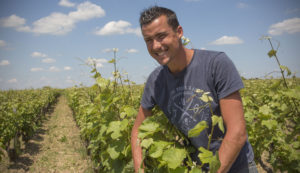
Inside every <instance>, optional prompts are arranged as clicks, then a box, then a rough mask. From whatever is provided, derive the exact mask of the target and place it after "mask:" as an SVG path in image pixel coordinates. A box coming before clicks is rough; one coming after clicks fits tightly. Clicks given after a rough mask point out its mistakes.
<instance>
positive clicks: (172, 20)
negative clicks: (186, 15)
mask: <svg viewBox="0 0 300 173" xmlns="http://www.w3.org/2000/svg"><path fill="white" fill-rule="evenodd" d="M162 15H165V16H166V17H167V19H168V24H169V25H170V26H171V27H172V29H173V30H174V31H176V29H177V27H178V26H179V22H178V19H177V16H176V14H175V12H174V11H172V10H170V9H168V8H164V7H159V6H152V7H149V8H147V9H145V10H144V11H142V12H141V15H140V26H141V28H142V26H143V25H147V24H149V23H151V22H153V21H154V20H155V19H156V18H158V17H160V16H162Z"/></svg>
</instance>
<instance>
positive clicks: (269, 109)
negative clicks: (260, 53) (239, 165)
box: [242, 79, 300, 172]
mask: <svg viewBox="0 0 300 173" xmlns="http://www.w3.org/2000/svg"><path fill="white" fill-rule="evenodd" d="M281 80H282V79H274V80H246V81H244V84H245V89H243V90H242V96H243V104H244V108H245V118H246V121H247V130H248V135H249V141H250V143H251V144H252V148H253V150H254V155H255V161H256V162H259V161H260V160H261V156H262V154H263V152H267V153H268V154H267V156H268V158H267V161H268V162H269V163H270V164H271V165H272V167H273V169H274V170H275V171H277V170H279V171H281V172H284V171H288V172H299V171H300V166H299V165H300V159H299V158H300V152H299V149H300V148H299V145H298V143H299V141H300V140H299V134H300V128H299V124H300V114H299V112H298V110H297V107H296V106H295V105H299V104H300V97H299V93H300V87H299V84H300V80H299V79H296V80H293V79H288V80H287V84H288V88H286V87H285V86H284V85H282V82H280V81H281Z"/></svg>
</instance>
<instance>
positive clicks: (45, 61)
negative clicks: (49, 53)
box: [42, 58, 56, 63]
mask: <svg viewBox="0 0 300 173" xmlns="http://www.w3.org/2000/svg"><path fill="white" fill-rule="evenodd" d="M55 61H56V60H55V59H52V58H46V59H43V60H42V62H43V63H54V62H55Z"/></svg>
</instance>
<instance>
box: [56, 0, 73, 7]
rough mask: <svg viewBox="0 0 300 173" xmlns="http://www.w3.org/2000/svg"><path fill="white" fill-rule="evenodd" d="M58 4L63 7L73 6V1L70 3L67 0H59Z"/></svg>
mask: <svg viewBox="0 0 300 173" xmlns="http://www.w3.org/2000/svg"><path fill="white" fill-rule="evenodd" d="M58 4H59V5H60V6H63V7H74V6H75V3H72V2H70V1H69V0H60V1H59V3H58Z"/></svg>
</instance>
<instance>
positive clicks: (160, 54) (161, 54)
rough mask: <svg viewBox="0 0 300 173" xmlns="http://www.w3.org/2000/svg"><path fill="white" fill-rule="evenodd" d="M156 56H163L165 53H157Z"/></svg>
mask: <svg viewBox="0 0 300 173" xmlns="http://www.w3.org/2000/svg"><path fill="white" fill-rule="evenodd" d="M157 54H158V56H163V55H165V54H166V52H160V53H157Z"/></svg>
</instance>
